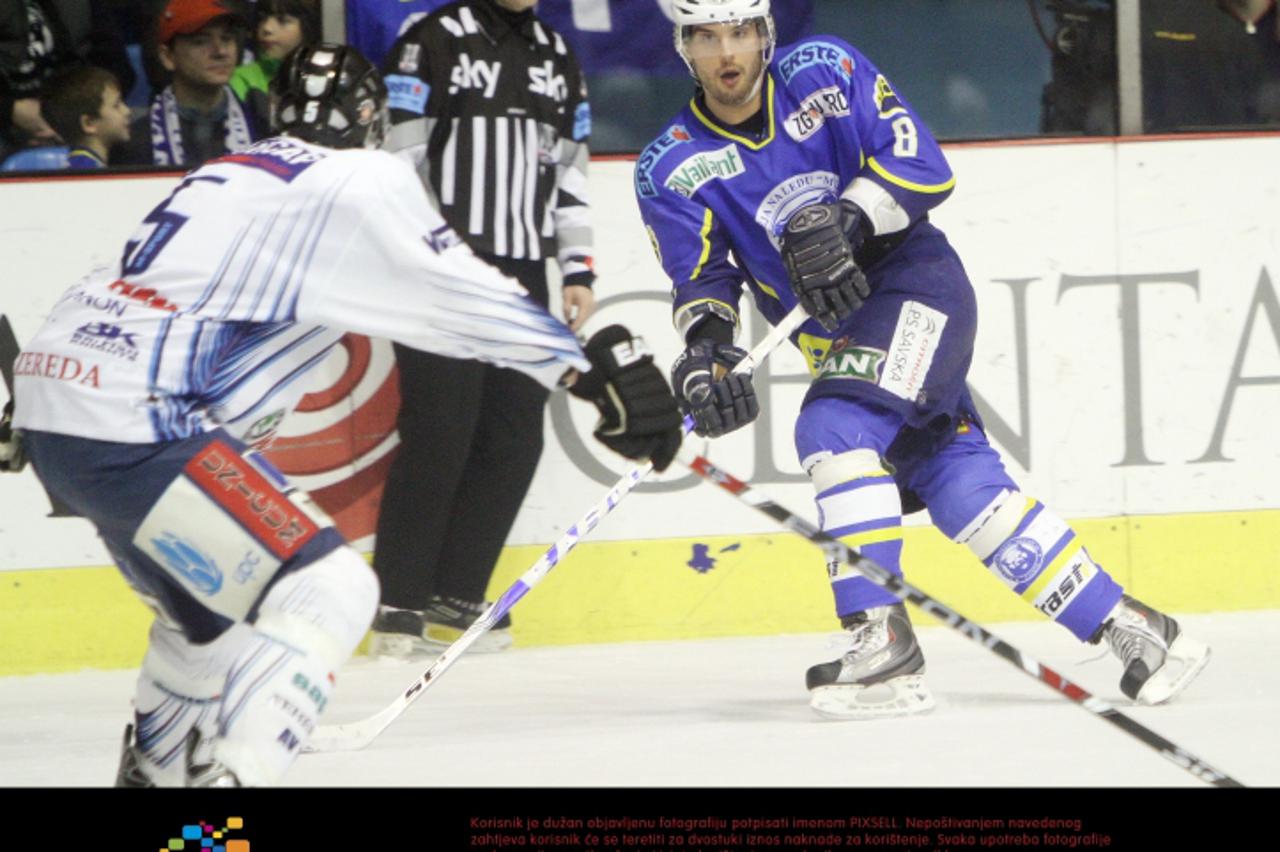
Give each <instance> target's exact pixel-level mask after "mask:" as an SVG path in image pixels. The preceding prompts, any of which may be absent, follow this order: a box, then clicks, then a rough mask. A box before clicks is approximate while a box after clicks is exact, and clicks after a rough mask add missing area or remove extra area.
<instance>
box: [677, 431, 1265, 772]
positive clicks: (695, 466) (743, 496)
mask: <svg viewBox="0 0 1280 852" xmlns="http://www.w3.org/2000/svg"><path fill="white" fill-rule="evenodd" d="M676 458H677V459H678V460H679V461H680V462H681V463H682V464H683V465H685V466H686V467H688V468H689V470H691V471H693V472H694V473H696V474H697V475H698V476H701V477H702V478H703V479H705V480H707V481H708V482H710V483H712V484H714V485H718V486H720V488H722V489H724V490H725V491H727V492H729V493H730V494H732V495H733V496H734V497H737V498H738V499H739V500H741V501H742V502H743V503H746V504H747V505H748V506H750V507H752V508H753V509H756V510H757V511H759V512H762V513H764V514H766V515H768V516H769V517H771V518H773V519H774V520H775V521H777V522H778V523H780V524H782V525H783V526H784V527H786V528H787V529H789V530H791V531H792V532H796V533H799V534H800V535H802V536H804V537H805V538H807V539H808V540H809V541H811V542H813V543H814V544H816V545H817V546H818V547H820V548H822V550H823V552H824V553H825V554H826V556H827V560H828V561H838V562H841V563H844V565H845V566H848V567H850V568H853V569H855V570H856V571H857V572H858V573H860V574H861V575H862V576H864V577H866V578H867V579H868V580H871V581H872V582H873V583H875V584H876V585H878V586H880V587H881V588H883V589H885V590H886V591H889V592H892V593H893V594H895V595H897V596H898V597H900V598H902V599H903V600H905V601H909V602H911V603H913V604H915V605H916V606H918V607H919V608H920V609H921V610H923V611H924V612H927V613H929V614H930V615H932V616H934V617H935V618H937V619H939V620H940V621H943V622H945V623H946V624H948V625H949V626H951V627H953V628H955V629H956V630H957V631H959V632H960V633H962V634H963V635H964V636H966V637H968V638H969V639H972V640H973V641H974V642H977V643H978V644H979V645H981V646H982V647H984V648H986V649H987V650H989V651H991V652H992V653H993V654H995V655H996V656H998V657H1002V658H1004V659H1005V660H1007V661H1008V662H1010V663H1012V664H1013V665H1014V666H1016V667H1017V668H1019V669H1021V670H1022V671H1023V672H1025V673H1026V674H1028V675H1030V676H1031V677H1033V678H1035V679H1036V680H1039V681H1040V682H1042V683H1046V684H1048V685H1049V686H1050V687H1052V688H1053V689H1056V690H1057V691H1058V692H1060V693H1061V694H1063V695H1065V696H1066V697H1067V698H1070V699H1071V700H1072V701H1074V702H1076V703H1077V704H1079V705H1080V706H1081V707H1083V708H1085V709H1086V710H1088V711H1089V712H1090V713H1093V714H1094V715H1095V716H1097V717H1099V718H1101V719H1105V720H1106V721H1108V722H1110V723H1111V724H1113V725H1115V726H1116V727H1118V728H1119V729H1120V730H1122V731H1124V732H1125V733H1126V734H1129V735H1130V736H1132V737H1134V738H1136V739H1137V740H1139V741H1141V742H1142V743H1143V744H1144V745H1147V746H1150V747H1151V748H1153V749H1155V750H1156V751H1157V752H1159V753H1160V756H1161V757H1164V758H1166V759H1168V760H1170V761H1172V762H1173V763H1175V764H1177V765H1178V766H1180V767H1182V768H1183V769H1185V770H1186V771H1188V772H1190V773H1191V774H1192V775H1194V776H1195V777H1197V778H1199V779H1200V780H1201V781H1204V782H1206V783H1208V784H1212V785H1213V786H1215V787H1243V786H1244V785H1243V784H1241V783H1240V782H1239V781H1237V780H1235V779H1234V778H1232V777H1231V776H1229V775H1227V774H1226V773H1225V772H1222V771H1221V770H1219V769H1215V768H1214V767H1212V766H1210V765H1209V764H1208V763H1206V762H1205V761H1203V760H1201V759H1200V758H1198V757H1196V756H1195V755H1193V754H1191V753H1190V752H1188V751H1186V750H1184V749H1183V748H1181V747H1180V746H1178V745H1175V744H1174V743H1172V742H1170V741H1169V740H1166V739H1165V738H1164V737H1162V736H1160V735H1159V734H1157V733H1156V732H1155V731H1153V730H1151V729H1150V728H1148V727H1146V726H1144V725H1142V724H1140V723H1139V722H1136V721H1134V720H1133V719H1131V718H1129V717H1128V716H1126V715H1124V714H1123V713H1121V712H1120V711H1119V710H1117V709H1116V708H1115V707H1113V706H1111V705H1110V704H1108V703H1107V702H1105V701H1103V700H1102V699H1101V698H1098V697H1096V696H1093V695H1090V694H1089V693H1088V692H1086V691H1085V690H1083V689H1081V688H1080V687H1079V686H1077V685H1076V684H1074V683H1072V682H1071V681H1069V680H1067V679H1066V678H1065V677H1063V676H1062V675H1060V674H1058V673H1057V672H1055V671H1054V670H1053V669H1050V668H1048V667H1047V666H1045V665H1042V664H1041V663H1038V662H1036V661H1035V660H1033V659H1031V658H1030V657H1028V656H1027V655H1025V654H1023V653H1022V652H1021V651H1019V650H1018V649H1017V648H1015V647H1013V646H1012V645H1010V644H1009V643H1008V642H1006V641H1004V640H1003V639H1001V638H1000V637H998V636H996V635H994V634H993V633H991V632H990V631H988V630H987V629H986V628H984V627H982V626H981V625H980V624H975V623H974V622H972V621H970V620H969V619H967V618H965V617H964V616H963V615H961V614H960V613H958V612H956V611H955V610H954V609H952V608H951V607H949V606H947V605H946V604H944V603H942V602H941V601H939V600H938V599H937V598H935V597H933V596H932V595H930V594H929V593H928V592H925V591H923V590H922V589H920V588H917V587H916V586H913V585H911V584H910V583H908V582H906V581H905V580H904V579H903V578H901V577H899V576H898V575H896V574H893V573H890V572H889V571H888V570H887V569H885V568H882V567H881V566H879V565H877V564H876V563H875V562H872V561H871V560H870V559H867V558H866V557H865V556H863V555H862V554H860V553H858V551H856V550H854V549H853V548H851V547H849V546H848V545H846V544H845V543H844V542H842V541H840V540H839V539H836V538H832V537H831V536H829V535H827V534H826V533H824V532H822V531H821V530H820V529H818V528H817V527H815V526H813V525H812V524H810V523H809V522H808V521H806V520H805V519H804V518H801V517H800V516H798V515H796V514H794V513H792V512H790V511H788V510H787V509H785V508H783V507H782V506H779V505H778V504H777V503H775V502H773V501H772V500H770V499H769V498H768V497H767V496H764V495H762V494H761V493H760V492H758V491H755V490H753V489H752V488H751V486H749V485H747V484H746V483H745V482H743V481H742V480H740V479H738V478H737V477H735V476H733V475H732V474H729V473H726V472H725V471H724V470H722V469H720V468H718V467H716V466H715V465H714V464H712V463H711V462H709V461H707V459H706V458H705V457H703V456H697V455H694V454H693V453H691V452H690V451H689V450H688V449H687V448H681V450H680V453H679V455H677V456H676Z"/></svg>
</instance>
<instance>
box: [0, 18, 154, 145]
mask: <svg viewBox="0 0 1280 852" xmlns="http://www.w3.org/2000/svg"><path fill="white" fill-rule="evenodd" d="M100 5H101V4H99V3H93V4H90V2H89V0H0V153H3V152H4V151H5V150H6V149H15V148H23V147H26V146H29V145H49V144H57V143H58V142H60V141H61V140H59V139H58V136H57V133H56V132H55V131H54V129H53V128H52V127H50V126H49V123H48V122H47V121H46V120H45V118H44V116H43V114H42V112H41V109H40V97H39V94H40V87H41V85H42V84H43V83H44V81H45V80H46V79H47V78H48V77H49V75H50V74H51V73H53V71H55V70H57V69H59V68H65V67H69V66H72V65H79V64H86V63H87V64H91V65H98V66H100V67H103V68H106V69H107V70H109V71H111V72H112V73H113V74H115V75H116V77H117V78H119V79H120V80H121V81H122V82H123V83H124V84H125V85H126V86H127V85H132V83H133V80H134V73H133V70H132V68H131V67H130V65H129V59H128V56H127V55H126V53H125V48H124V40H123V38H122V37H121V36H120V33H119V31H118V29H117V28H116V27H115V26H114V20H113V18H112V16H110V15H106V14H103V11H104V10H103V9H102V8H100Z"/></svg>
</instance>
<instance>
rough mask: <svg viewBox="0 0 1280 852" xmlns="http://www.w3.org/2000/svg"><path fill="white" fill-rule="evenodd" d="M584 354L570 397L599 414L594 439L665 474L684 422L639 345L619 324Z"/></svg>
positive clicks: (605, 331) (600, 335) (601, 334)
mask: <svg viewBox="0 0 1280 852" xmlns="http://www.w3.org/2000/svg"><path fill="white" fill-rule="evenodd" d="M584 351H585V352H586V355H587V360H588V361H590V362H591V370H590V372H587V373H583V374H582V375H580V376H578V379H577V381H575V382H574V383H573V384H572V385H571V386H570V387H569V393H571V394H573V395H574V396H576V397H579V398H581V399H586V400H590V401H591V402H594V403H595V405H596V408H598V409H599V410H600V422H599V423H597V424H596V429H595V432H594V434H595V436H596V440H598V441H599V442H600V443H602V444H604V445H605V446H606V447H608V448H609V449H611V450H613V451H614V452H617V453H621V454H622V455H624V456H626V457H627V458H629V459H644V458H647V459H650V460H651V461H652V462H653V467H654V469H655V470H666V468H667V465H669V464H671V460H672V459H674V458H675V456H676V450H678V449H680V441H681V440H682V439H683V438H684V429H683V428H682V423H683V418H682V417H681V416H680V411H679V409H678V408H677V407H676V401H675V398H674V397H673V396H672V395H671V388H669V387H668V386H667V382H666V379H664V378H663V377H662V371H661V370H659V369H658V368H657V367H656V366H654V363H653V355H652V354H650V352H649V349H648V347H646V346H645V345H644V341H643V340H641V339H640V338H638V337H632V336H631V332H629V331H627V330H626V329H625V328H623V327H622V326H620V325H611V326H609V327H608V328H604V329H601V330H600V331H598V332H596V333H595V334H594V335H593V336H592V338H591V339H590V340H588V341H587V344H586V346H585V347H584Z"/></svg>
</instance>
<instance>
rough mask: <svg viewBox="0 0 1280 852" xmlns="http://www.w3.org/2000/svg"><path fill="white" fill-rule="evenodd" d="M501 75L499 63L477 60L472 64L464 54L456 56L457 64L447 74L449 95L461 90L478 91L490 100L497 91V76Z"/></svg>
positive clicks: (500, 64)
mask: <svg viewBox="0 0 1280 852" xmlns="http://www.w3.org/2000/svg"><path fill="white" fill-rule="evenodd" d="M501 73H502V63H501V62H486V61H484V60H483V59H477V60H475V61H474V62H473V61H472V60H471V57H470V56H468V55H467V54H465V53H460V54H458V64H457V65H455V66H453V70H452V71H450V72H449V83H450V85H449V94H451V95H456V94H458V92H460V91H462V90H463V89H479V90H480V91H482V92H484V96H485V98H486V99H488V98H492V97H493V93H494V92H496V91H497V90H498V75H499V74H501Z"/></svg>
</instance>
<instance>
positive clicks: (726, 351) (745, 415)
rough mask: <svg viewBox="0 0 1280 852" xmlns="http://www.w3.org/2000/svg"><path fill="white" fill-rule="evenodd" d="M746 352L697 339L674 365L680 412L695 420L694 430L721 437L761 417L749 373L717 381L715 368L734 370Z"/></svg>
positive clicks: (725, 377) (729, 376) (672, 381)
mask: <svg viewBox="0 0 1280 852" xmlns="http://www.w3.org/2000/svg"><path fill="white" fill-rule="evenodd" d="M745 357H747V353H746V352H744V351H743V350H741V349H739V348H738V347H736V346H730V345H729V344H727V343H716V342H715V341H712V340H698V341H696V342H694V343H692V344H691V345H690V346H689V348H687V349H685V350H684V352H682V353H680V357H679V358H677V359H676V362H675V364H673V365H672V366H671V385H672V387H674V388H675V391H676V399H677V400H679V402H680V410H681V411H683V412H684V413H685V414H688V415H690V416H692V417H693V430H694V431H695V432H697V433H698V434H699V435H701V436H702V437H704V438H719V437H720V436H721V435H726V434H728V433H729V432H732V431H733V430H735V429H740V428H742V427H743V426H746V425H747V424H748V423H750V422H751V421H752V420H755V419H756V417H757V415H759V414H760V403H759V402H757V401H756V389H755V387H754V386H753V385H752V384H751V374H750V373H728V375H726V376H724V377H723V378H721V379H720V380H718V381H717V380H716V378H715V374H716V367H723V368H725V370H732V369H733V367H734V365H735V364H737V363H738V362H739V361H741V360H742V359H743V358H745Z"/></svg>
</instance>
